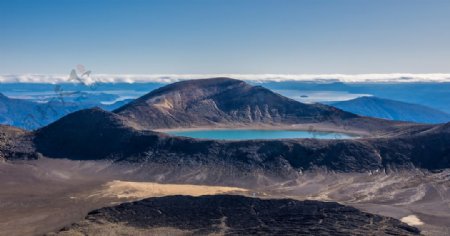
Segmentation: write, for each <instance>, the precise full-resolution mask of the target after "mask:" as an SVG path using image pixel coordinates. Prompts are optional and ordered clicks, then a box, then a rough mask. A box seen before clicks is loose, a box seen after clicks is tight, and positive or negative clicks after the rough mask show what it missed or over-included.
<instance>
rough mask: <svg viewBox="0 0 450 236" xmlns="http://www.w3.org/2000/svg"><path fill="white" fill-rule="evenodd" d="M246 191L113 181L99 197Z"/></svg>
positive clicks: (194, 194) (196, 194) (243, 190)
mask: <svg viewBox="0 0 450 236" xmlns="http://www.w3.org/2000/svg"><path fill="white" fill-rule="evenodd" d="M246 192H247V190H246V189H243V188H234V187H222V186H206V185H189V184H158V183H153V182H127V181H119V180H114V181H111V182H108V183H106V185H105V188H104V189H103V190H102V191H101V193H100V195H103V196H107V197H117V198H137V199H143V198H147V197H160V196H168V195H190V196H201V195H214V194H227V193H228V194H230V193H236V194H239V193H241V194H243V193H246Z"/></svg>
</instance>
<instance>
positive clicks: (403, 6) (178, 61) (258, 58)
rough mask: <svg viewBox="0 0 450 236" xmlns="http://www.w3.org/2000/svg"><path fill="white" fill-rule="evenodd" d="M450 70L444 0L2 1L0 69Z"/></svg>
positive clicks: (449, 19) (448, 5)
mask: <svg viewBox="0 0 450 236" xmlns="http://www.w3.org/2000/svg"><path fill="white" fill-rule="evenodd" d="M77 64H83V65H85V66H86V67H87V68H89V69H92V70H93V71H94V73H134V74H154V73H181V74H182V73H198V74H204V73H253V74H258V73H285V74H289V73H297V74H302V73H348V74H354V73H395V72H401V73H448V72H450V1H448V0H376V1H374V0H340V1H338V0H335V1H333V0H297V1H294V0H292V1H284V0H277V1H276V0H273V1H267V0H209V1H206V0H192V1H190V0H161V1H151V0H149V1H143V0H142V1H140V0H120V1H119V0H89V1H88V0H72V1H69V0H53V1H50V0H39V1H37V0H28V1H24V0H3V1H0V74H9V73H11V74H12V73H66V72H68V71H69V70H70V69H72V68H73V67H75V65H77Z"/></svg>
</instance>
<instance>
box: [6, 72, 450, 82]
mask: <svg viewBox="0 0 450 236" xmlns="http://www.w3.org/2000/svg"><path fill="white" fill-rule="evenodd" d="M212 77H231V78H235V79H241V80H247V81H254V82H268V81H273V82H281V81H319V82H331V81H340V82H346V83H367V82H371V83H388V82H394V83H404V82H450V74H438V73H435V74H407V73H395V74H354V75H347V74H142V75H138V74H92V75H91V76H90V77H88V79H86V81H84V82H85V83H86V84H92V83H95V82H102V83H118V82H124V83H142V82H157V83H172V82H176V81H180V80H188V79H202V78H212ZM14 82H19V83H52V84H56V83H63V82H70V81H69V75H68V74H67V75H56V74H55V75H44V74H20V75H0V83H14Z"/></svg>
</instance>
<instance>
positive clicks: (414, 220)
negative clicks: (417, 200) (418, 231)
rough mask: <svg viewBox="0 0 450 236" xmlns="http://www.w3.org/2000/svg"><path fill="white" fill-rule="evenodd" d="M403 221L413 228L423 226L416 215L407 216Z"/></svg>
mask: <svg viewBox="0 0 450 236" xmlns="http://www.w3.org/2000/svg"><path fill="white" fill-rule="evenodd" d="M401 221H402V222H403V223H406V224H408V225H411V226H417V225H423V222H422V221H421V220H420V219H419V218H418V217H417V216H415V215H409V216H405V217H403V218H402V219H401Z"/></svg>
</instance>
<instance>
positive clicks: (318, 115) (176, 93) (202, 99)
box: [115, 78, 358, 129]
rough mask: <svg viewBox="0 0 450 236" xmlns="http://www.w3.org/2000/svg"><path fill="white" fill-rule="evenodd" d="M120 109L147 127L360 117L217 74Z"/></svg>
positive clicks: (169, 87) (174, 86)
mask: <svg viewBox="0 0 450 236" xmlns="http://www.w3.org/2000/svg"><path fill="white" fill-rule="evenodd" d="M115 113H117V114H120V115H122V116H124V117H127V118H129V119H131V120H133V121H135V122H136V123H138V124H140V125H142V126H143V127H144V128H147V129H163V128H180V127H185V128H186V127H201V126H221V125H222V126H223V125H228V126H230V125H249V124H253V125H255V124H256V125H258V124H266V125H274V124H298V123H315V122H323V121H332V120H333V121H334V120H338V121H340V120H343V119H351V118H358V116H356V115H354V114H351V113H348V112H344V111H341V110H338V109H336V108H333V107H330V106H325V105H320V104H303V103H300V102H297V101H295V100H292V99H289V98H286V97H283V96H281V95H279V94H276V93H274V92H272V91H270V90H268V89H266V88H263V87H261V86H251V85H249V84H247V83H245V82H244V81H240V80H235V79H229V78H213V79H201V80H190V81H182V82H178V83H174V84H170V85H167V86H165V87H162V88H159V89H157V90H154V91H152V92H151V93H149V94H147V95H145V96H143V97H141V98H139V99H137V100H135V101H133V102H131V103H129V104H128V105H125V106H123V107H121V108H119V109H117V110H115Z"/></svg>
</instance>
